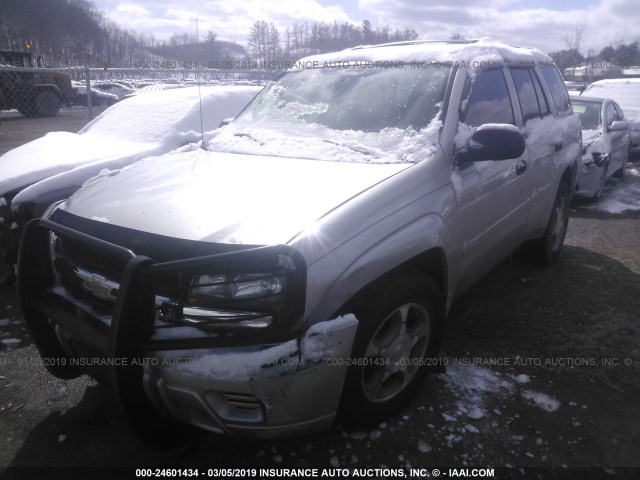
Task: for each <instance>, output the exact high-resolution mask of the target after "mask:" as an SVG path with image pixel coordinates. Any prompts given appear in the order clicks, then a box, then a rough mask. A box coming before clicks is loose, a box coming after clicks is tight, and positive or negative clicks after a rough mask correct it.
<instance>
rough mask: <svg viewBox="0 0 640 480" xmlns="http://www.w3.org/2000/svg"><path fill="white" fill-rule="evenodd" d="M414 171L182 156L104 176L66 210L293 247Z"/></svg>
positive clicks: (152, 229)
mask: <svg viewBox="0 0 640 480" xmlns="http://www.w3.org/2000/svg"><path fill="white" fill-rule="evenodd" d="M410 165H412V164H406V163H405V164H367V163H344V162H329V161H318V160H301V159H295V158H281V157H265V156H259V155H240V154H232V153H220V152H207V151H204V150H200V149H198V150H191V151H183V152H179V151H177V152H172V153H169V154H166V155H163V156H161V157H156V158H153V159H148V160H146V161H143V162H142V163H141V164H137V165H134V166H132V167H128V168H124V169H122V170H118V171H113V172H103V174H102V175H100V176H98V177H95V178H94V179H91V180H90V181H89V182H87V184H85V186H84V187H83V188H82V189H80V190H79V191H78V192H76V193H75V194H74V195H73V196H72V197H71V198H70V199H69V200H68V201H67V202H66V203H65V204H64V205H63V206H62V208H63V209H65V210H66V211H67V212H69V213H71V214H74V215H78V216H81V217H84V218H88V219H93V220H96V221H101V222H107V223H111V224H114V225H118V226H122V227H126V228H131V229H134V230H141V231H144V232H148V233H155V234H159V235H167V236H171V237H177V238H183V239H188V240H200V241H209V242H216V243H236V244H249V245H270V244H278V243H286V242H288V241H289V240H291V239H292V238H293V237H294V236H295V235H296V234H298V233H299V232H301V231H303V230H305V229H306V228H309V227H311V226H312V225H313V223H314V222H315V221H316V220H317V219H319V218H320V217H322V216H323V215H324V214H326V213H327V212H329V211H330V210H332V209H333V208H335V207H337V206H339V205H340V204H341V203H343V202H345V201H347V200H349V199H350V198H351V197H353V196H355V195H357V194H359V193H360V192H362V191H363V190H366V189H367V188H369V187H370V186H372V185H375V184H376V183H378V182H380V181H382V180H384V179H386V178H388V177H390V176H392V175H394V174H395V173H397V172H399V171H401V170H404V169H405V168H407V167H409V166H410Z"/></svg>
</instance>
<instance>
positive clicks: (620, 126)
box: [607, 120, 629, 132]
mask: <svg viewBox="0 0 640 480" xmlns="http://www.w3.org/2000/svg"><path fill="white" fill-rule="evenodd" d="M625 130H629V122H627V121H626V120H615V121H614V122H611V125H609V126H608V127H607V132H623V131H625Z"/></svg>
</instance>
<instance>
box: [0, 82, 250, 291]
mask: <svg viewBox="0 0 640 480" xmlns="http://www.w3.org/2000/svg"><path fill="white" fill-rule="evenodd" d="M261 89H262V87H256V86H237V85H227V86H220V85H218V86H206V87H202V88H201V89H200V92H201V100H200V97H199V95H198V88H197V87H189V88H180V89H175V90H164V91H158V92H150V93H147V94H145V95H138V96H134V97H133V98H131V99H127V100H123V101H122V102H119V103H117V104H116V105H113V106H112V107H110V108H108V109H107V110H106V111H105V112H103V113H102V114H101V115H100V116H98V117H97V118H95V119H94V120H93V121H92V122H91V123H89V124H88V125H86V126H85V127H84V128H83V129H82V130H80V131H79V132H78V133H70V132H51V133H48V134H47V135H45V136H43V137H41V138H38V139H37V140H34V141H32V142H29V143H27V144H25V145H22V146H20V147H18V148H15V149H13V150H11V151H9V152H7V153H5V154H4V155H3V156H1V157H0V172H2V176H1V177H0V282H1V281H3V280H4V279H6V278H7V277H8V276H10V275H11V273H12V271H13V264H14V263H15V259H16V255H17V249H18V240H19V238H20V231H21V228H22V226H23V225H24V224H25V223H26V222H27V221H28V220H30V219H31V218H34V217H38V216H40V215H41V214H42V212H43V211H44V210H45V209H46V208H47V207H48V206H49V205H50V204H51V203H53V202H56V201H58V200H61V199H64V198H67V197H68V196H70V195H71V194H72V193H73V192H75V191H76V190H77V189H78V188H80V187H81V186H82V185H83V184H84V183H85V182H86V181H87V180H88V179H89V178H91V177H93V176H95V175H97V174H98V173H100V172H101V171H102V170H103V169H117V168H122V167H125V166H127V165H129V164H131V163H133V162H135V161H138V160H140V159H142V158H145V157H148V156H152V155H160V154H163V153H166V152H169V151H171V150H174V149H176V148H178V147H180V146H183V145H187V144H189V143H194V142H198V141H199V140H200V138H201V131H202V130H204V131H205V132H206V131H210V130H215V129H216V128H217V127H218V126H219V125H220V123H221V122H222V120H224V119H226V118H229V117H234V116H236V115H237V114H238V113H239V112H240V111H241V110H242V109H243V108H244V106H245V105H246V104H247V103H249V101H250V100H251V99H252V98H253V97H254V96H255V95H256V94H257V93H258V92H259V91H260V90H261ZM200 106H202V116H201V114H200Z"/></svg>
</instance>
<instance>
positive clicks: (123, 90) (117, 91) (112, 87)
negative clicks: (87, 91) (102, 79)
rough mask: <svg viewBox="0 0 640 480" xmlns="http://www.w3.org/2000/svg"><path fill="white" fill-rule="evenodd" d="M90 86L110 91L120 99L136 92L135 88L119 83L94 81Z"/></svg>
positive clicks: (102, 90)
mask: <svg viewBox="0 0 640 480" xmlns="http://www.w3.org/2000/svg"><path fill="white" fill-rule="evenodd" d="M92 88H95V89H97V90H100V91H101V92H106V93H112V94H113V95H116V96H117V97H118V98H119V99H120V100H122V99H124V98H125V97H127V96H128V95H133V94H134V93H136V90H135V88H132V87H128V86H126V85H123V84H121V83H117V82H110V83H94V84H93V85H92Z"/></svg>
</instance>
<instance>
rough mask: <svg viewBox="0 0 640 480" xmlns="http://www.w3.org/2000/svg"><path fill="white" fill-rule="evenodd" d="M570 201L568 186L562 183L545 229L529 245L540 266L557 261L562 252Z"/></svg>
mask: <svg viewBox="0 0 640 480" xmlns="http://www.w3.org/2000/svg"><path fill="white" fill-rule="evenodd" d="M570 201H571V196H570V194H569V186H568V185H567V183H566V182H564V181H563V182H562V183H561V184H560V188H558V193H557V194H556V199H555V202H554V203H553V208H552V209H551V216H550V217H549V222H548V223H547V229H546V230H545V232H544V234H543V235H542V237H540V238H538V239H536V240H534V241H533V242H532V243H531V247H532V250H533V252H532V253H533V254H534V256H535V257H536V260H537V261H538V262H540V263H542V264H545V265H551V264H552V263H554V262H555V261H556V260H557V259H558V256H559V255H560V252H561V251H562V245H563V244H564V237H565V236H566V234H567V227H568V226H569V202H570Z"/></svg>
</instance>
